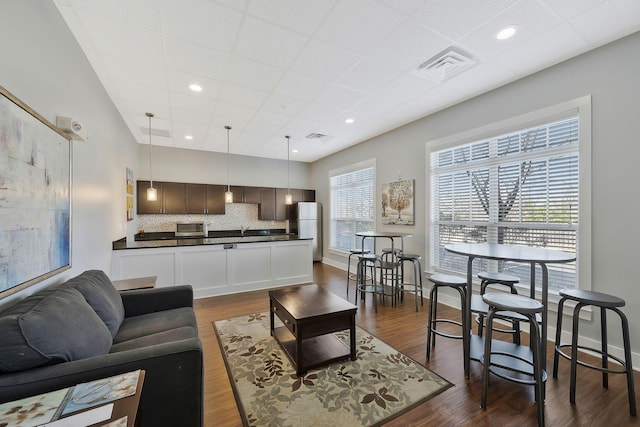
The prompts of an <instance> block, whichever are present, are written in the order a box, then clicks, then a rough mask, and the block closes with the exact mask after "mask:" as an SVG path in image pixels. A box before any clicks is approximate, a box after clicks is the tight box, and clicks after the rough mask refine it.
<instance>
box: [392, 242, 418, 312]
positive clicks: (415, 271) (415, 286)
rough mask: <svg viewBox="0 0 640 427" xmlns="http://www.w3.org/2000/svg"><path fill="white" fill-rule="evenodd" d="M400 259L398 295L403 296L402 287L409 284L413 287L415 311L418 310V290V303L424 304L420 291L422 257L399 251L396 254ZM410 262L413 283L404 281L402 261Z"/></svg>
mask: <svg viewBox="0 0 640 427" xmlns="http://www.w3.org/2000/svg"><path fill="white" fill-rule="evenodd" d="M398 260H399V261H400V271H401V273H400V277H401V282H400V284H399V286H400V292H401V294H400V297H401V298H404V292H403V291H404V288H405V286H409V287H412V288H413V291H414V293H415V302H416V311H418V291H419V292H420V305H424V295H423V293H422V257H421V256H420V255H417V254H405V253H401V254H400V255H399V256H398ZM405 262H410V263H411V264H412V265H413V283H406V282H405V276H404V263H405Z"/></svg>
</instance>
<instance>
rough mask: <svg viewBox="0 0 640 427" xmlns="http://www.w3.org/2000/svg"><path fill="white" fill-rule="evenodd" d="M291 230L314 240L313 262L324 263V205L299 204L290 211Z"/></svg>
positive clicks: (313, 203)
mask: <svg viewBox="0 0 640 427" xmlns="http://www.w3.org/2000/svg"><path fill="white" fill-rule="evenodd" d="M289 212H290V214H289V228H290V229H291V232H292V233H295V234H297V235H298V236H299V237H305V238H306V237H311V238H313V260H314V261H322V205H321V204H320V203H315V202H298V203H296V204H294V205H292V206H291V210H290V211H289Z"/></svg>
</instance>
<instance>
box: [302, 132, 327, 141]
mask: <svg viewBox="0 0 640 427" xmlns="http://www.w3.org/2000/svg"><path fill="white" fill-rule="evenodd" d="M304 139H306V140H309V141H313V142H327V141H329V140H330V139H333V137H332V136H329V135H325V134H322V133H310V134H309V135H307V136H305V137H304Z"/></svg>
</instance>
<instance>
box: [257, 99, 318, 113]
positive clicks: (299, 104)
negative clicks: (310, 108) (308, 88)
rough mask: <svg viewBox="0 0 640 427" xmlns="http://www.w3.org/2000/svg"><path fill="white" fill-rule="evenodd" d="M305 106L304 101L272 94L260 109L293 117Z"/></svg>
mask: <svg viewBox="0 0 640 427" xmlns="http://www.w3.org/2000/svg"><path fill="white" fill-rule="evenodd" d="M306 105H307V102H306V101H301V100H299V99H296V98H291V97H289V96H285V95H280V94H277V93H272V94H271V95H269V97H268V98H267V100H266V101H265V102H264V104H263V105H262V108H263V109H265V110H268V111H273V112H276V113H283V114H289V115H292V116H295V115H296V114H298V113H299V112H300V111H302V109H303V108H304V107H305V106H306Z"/></svg>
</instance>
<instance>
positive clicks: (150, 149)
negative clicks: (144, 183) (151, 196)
mask: <svg viewBox="0 0 640 427" xmlns="http://www.w3.org/2000/svg"><path fill="white" fill-rule="evenodd" d="M146 115H147V117H148V118H149V181H150V182H151V188H153V172H152V169H151V153H152V147H153V146H152V145H151V117H153V113H146Z"/></svg>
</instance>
